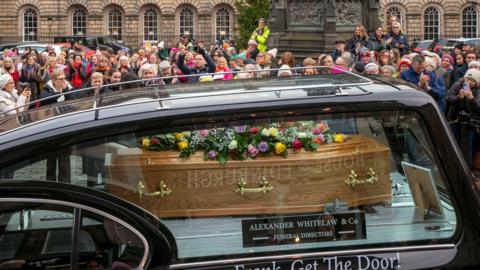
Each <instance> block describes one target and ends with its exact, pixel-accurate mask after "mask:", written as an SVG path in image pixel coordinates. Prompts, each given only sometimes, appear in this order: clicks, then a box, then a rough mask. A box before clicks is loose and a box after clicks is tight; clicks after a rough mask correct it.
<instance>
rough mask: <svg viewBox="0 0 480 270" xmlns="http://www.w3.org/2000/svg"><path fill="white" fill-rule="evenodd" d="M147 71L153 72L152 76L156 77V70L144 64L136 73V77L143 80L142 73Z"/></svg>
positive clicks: (150, 65)
mask: <svg viewBox="0 0 480 270" xmlns="http://www.w3.org/2000/svg"><path fill="white" fill-rule="evenodd" d="M149 69H151V70H153V75H154V76H155V77H157V69H156V68H155V67H154V66H153V65H152V64H144V65H143V66H142V67H141V68H140V70H139V71H138V77H140V78H142V79H143V73H145V71H147V70H149Z"/></svg>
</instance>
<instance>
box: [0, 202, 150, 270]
mask: <svg viewBox="0 0 480 270" xmlns="http://www.w3.org/2000/svg"><path fill="white" fill-rule="evenodd" d="M2 202H13V203H22V202H32V203H49V204H55V205H66V206H71V207H74V208H80V209H83V210H87V211H90V212H93V213H96V214H99V215H101V216H103V217H106V218H109V219H111V220H113V221H115V222H117V223H119V224H120V225H122V226H124V227H125V228H127V229H129V230H130V231H132V232H133V233H134V234H135V235H137V236H138V238H140V240H141V241H142V243H143V245H144V247H145V251H144V254H143V258H142V260H141V261H140V263H139V264H138V267H137V268H135V269H139V270H143V269H145V265H146V263H147V259H148V254H149V253H150V247H149V245H148V242H147V239H146V238H145V237H144V236H143V235H142V234H141V233H140V232H139V231H138V230H137V229H135V228H134V227H133V226H131V225H130V224H128V223H126V222H125V221H123V220H121V219H119V218H117V217H115V216H112V215H110V214H108V213H105V212H103V211H100V210H98V209H95V208H92V207H89V206H85V205H82V204H78V203H72V202H66V201H59V200H50V199H36V198H0V203H2Z"/></svg>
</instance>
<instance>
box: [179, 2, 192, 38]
mask: <svg viewBox="0 0 480 270" xmlns="http://www.w3.org/2000/svg"><path fill="white" fill-rule="evenodd" d="M185 33H188V35H190V38H193V10H192V9H191V8H188V7H187V8H182V10H180V35H182V34H185Z"/></svg>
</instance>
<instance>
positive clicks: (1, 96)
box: [0, 74, 31, 117]
mask: <svg viewBox="0 0 480 270" xmlns="http://www.w3.org/2000/svg"><path fill="white" fill-rule="evenodd" d="M30 94H31V91H30V88H25V90H23V92H22V94H21V95H20V96H18V94H17V90H16V89H15V83H14V81H13V78H12V76H10V74H2V75H0V117H4V116H5V115H10V114H16V113H20V112H23V111H24V110H25V109H26V108H25V106H24V105H25V104H27V103H28V102H29V101H30Z"/></svg>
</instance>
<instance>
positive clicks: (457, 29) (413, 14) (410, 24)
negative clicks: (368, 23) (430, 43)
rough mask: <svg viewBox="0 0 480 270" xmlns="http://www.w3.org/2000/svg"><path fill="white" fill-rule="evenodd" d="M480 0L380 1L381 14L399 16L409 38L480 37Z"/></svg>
mask: <svg viewBox="0 0 480 270" xmlns="http://www.w3.org/2000/svg"><path fill="white" fill-rule="evenodd" d="M479 12H480V0H381V1H380V11H379V16H380V19H381V20H382V21H385V20H386V17H387V15H396V16H397V18H399V20H400V22H401V23H402V28H403V30H404V31H406V33H407V34H408V35H409V39H410V40H423V39H436V38H458V37H477V36H478V34H479V24H478V23H479V21H478V20H479Z"/></svg>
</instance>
